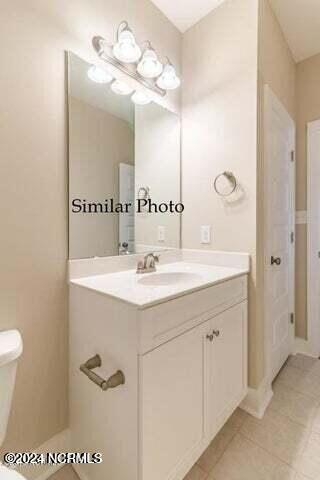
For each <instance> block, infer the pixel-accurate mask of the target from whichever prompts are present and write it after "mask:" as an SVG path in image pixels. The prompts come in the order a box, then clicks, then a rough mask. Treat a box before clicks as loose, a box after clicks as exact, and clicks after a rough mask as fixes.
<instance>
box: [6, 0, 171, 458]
mask: <svg viewBox="0 0 320 480" xmlns="http://www.w3.org/2000/svg"><path fill="white" fill-rule="evenodd" d="M124 18H126V19H128V21H129V22H130V24H131V25H132V28H133V29H134V30H135V31H136V32H137V36H138V38H139V39H142V40H145V39H146V38H149V39H150V40H151V41H152V42H153V43H154V45H155V46H156V47H157V48H158V50H159V52H160V53H161V54H162V55H165V54H168V55H169V56H170V58H172V61H173V62H175V63H176V64H177V65H178V68H179V59H180V47H181V36H180V34H179V33H178V31H177V30H176V29H175V28H174V27H173V26H172V25H171V24H170V23H169V21H168V20H167V19H166V18H165V17H164V15H162V14H161V13H160V12H159V11H158V10H157V9H156V7H154V5H153V4H152V3H151V2H150V1H148V0H131V1H130V2H123V1H120V0H108V1H107V2H101V1H100V0H90V1H89V0H69V1H68V2H65V1H63V0H48V1H46V2H43V1H42V0H28V2H26V1H25V0H10V1H3V2H1V28H0V56H1V63H2V68H1V75H0V91H1V114H0V115H1V128H0V149H1V198H0V205H1V235H0V252H1V276H0V279H1V285H0V292H1V299H0V328H1V329H6V328H13V327H17V328H19V329H20V330H21V332H22V335H23V339H24V344H25V350H24V354H23V357H22V359H21V362H20V364H19V371H18V377H17V385H16V391H15V395H14V402H13V412H12V415H11V420H10V423H9V430H8V436H7V440H6V442H5V444H4V446H3V449H4V450H5V451H10V450H12V451H26V450H27V451H28V450H30V449H33V448H34V447H36V446H38V445H40V444H42V443H43V442H44V441H46V440H47V439H49V438H50V437H52V436H53V435H54V434H56V433H58V432H59V431H61V430H62V429H64V428H65V427H66V425H67V379H68V374H67V372H68V353H67V345H68V325H67V287H66V260H67V128H66V125H67V111H66V92H65V86H66V85H65V84H66V77H65V54H64V51H65V50H68V49H69V50H72V51H74V52H75V53H77V54H78V55H80V56H82V57H83V58H85V59H86V60H90V59H91V60H95V58H96V57H95V55H94V52H93V50H92V47H91V38H92V36H93V35H96V34H101V35H105V36H106V37H108V38H110V39H111V38H112V37H113V35H114V33H115V28H116V26H117V24H118V23H119V22H120V21H121V20H123V19H124ZM169 98H170V99H169V102H168V103H170V105H171V106H172V108H175V109H179V92H177V93H176V94H173V95H172V96H171V97H169Z"/></svg>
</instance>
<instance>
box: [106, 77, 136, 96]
mask: <svg viewBox="0 0 320 480" xmlns="http://www.w3.org/2000/svg"><path fill="white" fill-rule="evenodd" d="M111 90H112V91H113V92H114V93H116V94H117V95H130V93H132V92H133V88H131V87H129V85H127V84H126V83H125V82H121V81H120V80H115V81H114V82H112V84H111Z"/></svg>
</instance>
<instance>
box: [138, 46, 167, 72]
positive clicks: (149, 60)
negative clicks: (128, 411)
mask: <svg viewBox="0 0 320 480" xmlns="http://www.w3.org/2000/svg"><path fill="white" fill-rule="evenodd" d="M162 69H163V65H162V63H161V62H159V60H158V57H157V54H156V52H155V51H154V50H153V49H152V48H148V49H147V50H146V51H145V52H144V54H143V55H142V59H141V60H140V62H139V64H138V67H137V70H138V73H139V74H140V75H141V76H142V77H145V78H156V77H158V76H159V75H160V74H161V72H162Z"/></svg>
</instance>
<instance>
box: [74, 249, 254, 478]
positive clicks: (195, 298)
mask: <svg viewBox="0 0 320 480" xmlns="http://www.w3.org/2000/svg"><path fill="white" fill-rule="evenodd" d="M181 252H183V251H181ZM190 255H191V254H190V253H186V252H185V253H184V254H183V253H180V257H181V258H180V259H179V261H174V262H172V261H171V262H169V263H164V264H161V265H160V266H159V267H158V268H157V272H156V273H151V274H147V275H138V274H136V271H135V270H134V269H129V270H124V271H123V268H124V267H122V271H114V272H113V273H105V274H102V271H101V268H100V271H99V275H89V276H83V275H84V272H82V275H81V276H80V277H79V278H73V279H71V282H70V355H71V358H70V360H71V371H70V415H71V433H72V448H73V449H75V450H77V451H81V452H83V451H91V452H101V453H102V455H103V463H101V464H97V465H81V466H80V465H79V466H78V467H77V471H78V474H79V476H80V478H81V480H105V479H115V480H182V479H183V478H184V476H185V475H186V474H187V473H188V471H189V470H190V468H191V467H192V466H193V464H194V463H195V462H196V461H197V459H198V458H199V456H200V455H201V454H202V452H203V451H204V450H205V449H206V448H207V446H208V445H209V443H210V442H211V441H212V439H213V438H214V437H215V435H216V434H217V432H218V431H219V430H220V428H221V427H222V426H223V425H224V423H225V422H226V420H227V419H228V418H229V416H230V415H231V414H232V413H233V411H234V410H235V408H236V407H238V405H239V404H240V403H241V401H242V400H243V398H244V396H245V395H246V393H247V273H248V269H249V260H248V256H247V255H238V256H237V255H234V256H233V257H232V254H230V255H231V256H230V257H228V254H222V257H223V258H224V259H227V266H223V263H224V262H223V261H222V260H221V258H220V257H221V255H220V256H219V254H212V255H211V256H210V255H208V259H209V261H208V263H207V264H205V263H204V259H203V257H202V258H196V257H197V255H196V254H195V253H194V254H193V255H191V257H192V258H191V257H190ZM164 256H165V255H164ZM131 258H132V257H131ZM217 259H218V260H219V261H218V262H217V261H216V260H217ZM126 261H128V260H126ZM86 262H87V263H88V264H89V263H90V261H89V260H88V261H86ZM131 262H132V260H131ZM214 263H216V265H215V264H214ZM232 263H235V264H236V266H231V265H232ZM112 268H113V270H115V268H114V265H113V267H112ZM91 270H92V268H91ZM97 354H98V355H99V356H100V358H101V362H102V365H101V367H100V368H96V369H94V372H95V374H96V375H97V376H98V378H100V377H101V378H102V379H108V378H109V377H110V376H111V377H112V375H114V374H115V373H116V372H119V371H120V372H122V374H123V376H124V382H125V383H124V384H120V385H119V386H117V387H116V388H113V389H108V390H107V391H104V390H102V388H100V387H99V385H97V384H96V383H95V382H94V381H92V379H91V380H90V378H88V377H87V376H86V375H85V374H84V373H83V372H82V371H80V365H83V364H84V363H85V362H86V361H87V360H88V359H90V358H92V357H94V356H95V355H97Z"/></svg>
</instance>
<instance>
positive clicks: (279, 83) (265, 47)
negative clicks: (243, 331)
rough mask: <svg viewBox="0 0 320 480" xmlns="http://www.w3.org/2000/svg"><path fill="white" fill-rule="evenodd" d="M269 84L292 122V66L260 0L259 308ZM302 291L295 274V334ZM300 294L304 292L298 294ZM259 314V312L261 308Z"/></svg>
mask: <svg viewBox="0 0 320 480" xmlns="http://www.w3.org/2000/svg"><path fill="white" fill-rule="evenodd" d="M266 84H267V85H269V87H270V88H271V90H272V91H273V92H274V93H275V94H276V96H277V97H278V98H279V100H280V101H281V103H282V104H283V105H284V107H285V108H286V110H287V111H288V112H289V114H290V115H291V117H292V118H293V120H295V119H296V63H295V61H294V58H293V56H292V53H291V51H290V49H289V46H288V44H287V41H286V39H285V37H284V35H283V32H282V30H281V27H280V24H279V22H278V20H277V18H276V16H275V14H274V13H273V10H272V8H271V6H270V3H269V1H268V0H260V16H259V104H260V106H259V113H260V119H259V132H258V135H259V161H260V168H259V177H258V183H259V191H260V192H261V194H260V195H259V206H258V211H259V212H261V215H259V216H258V226H259V228H258V251H259V259H260V262H259V268H258V277H259V285H260V286H261V287H262V288H261V289H260V305H261V306H262V305H263V295H264V294H263V276H264V253H263V252H264V216H263V212H264V196H263V185H264V176H263V175H264V169H263V163H264V159H263V143H264V139H263V128H264V126H263V102H264V97H263V93H264V91H263V89H264V85H266ZM300 252H301V239H300V232H299V226H298V227H297V235H296V253H297V257H300ZM302 292H305V283H304V282H302V283H301V276H300V272H296V322H297V328H296V330H297V332H296V333H297V334H299V324H300V323H301V321H304V319H305V317H304V316H303V317H301V315H300V305H301V298H300V297H301V294H302ZM302 295H304V293H303V294H302ZM261 315H263V310H262V309H261Z"/></svg>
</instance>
